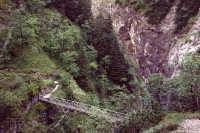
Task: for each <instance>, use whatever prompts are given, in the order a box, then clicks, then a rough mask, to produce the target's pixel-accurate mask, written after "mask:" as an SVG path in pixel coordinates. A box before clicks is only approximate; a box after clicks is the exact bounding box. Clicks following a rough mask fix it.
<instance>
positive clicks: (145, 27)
mask: <svg viewBox="0 0 200 133" xmlns="http://www.w3.org/2000/svg"><path fill="white" fill-rule="evenodd" d="M176 3H177V2H175V4H174V6H173V8H171V10H170V12H169V13H168V15H167V16H166V17H165V19H164V20H163V21H162V22H161V23H160V24H158V25H151V24H148V23H147V19H146V18H145V17H144V16H141V15H140V14H139V13H138V12H136V11H134V10H133V9H131V8H128V7H121V6H119V5H115V4H113V3H111V2H106V1H102V2H98V1H95V0H92V12H93V15H94V17H96V16H97V15H98V14H100V13H103V14H104V15H105V16H108V15H110V16H111V19H112V23H113V26H114V29H115V31H116V33H117V35H118V39H119V41H120V47H121V49H122V50H123V52H124V55H125V56H126V57H128V58H131V59H133V60H134V61H135V62H136V63H137V64H138V65H139V75H140V76H141V77H142V78H143V79H144V80H146V79H147V78H148V76H149V74H152V73H163V74H164V75H165V76H167V77H171V76H172V75H174V73H175V72H176V70H177V69H176V66H177V64H178V63H179V62H180V61H181V60H182V59H183V55H184V54H186V53H188V52H195V51H196V50H197V49H198V47H200V37H199V31H200V23H199V21H200V18H199V19H198V20H197V21H196V24H194V25H193V26H192V27H190V30H189V31H188V32H187V33H180V34H176V35H175V34H173V32H174V29H175V24H174V18H175V11H176ZM170 66H171V67H170Z"/></svg>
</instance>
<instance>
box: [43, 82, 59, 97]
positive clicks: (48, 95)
mask: <svg viewBox="0 0 200 133" xmlns="http://www.w3.org/2000/svg"><path fill="white" fill-rule="evenodd" d="M54 84H56V87H55V88H54V89H53V90H52V91H51V92H50V93H49V94H47V95H45V96H43V98H49V97H50V96H51V94H52V93H53V92H55V91H56V90H57V89H58V86H59V85H58V81H54Z"/></svg>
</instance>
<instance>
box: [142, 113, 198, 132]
mask: <svg viewBox="0 0 200 133" xmlns="http://www.w3.org/2000/svg"><path fill="white" fill-rule="evenodd" d="M199 118H200V114H199V112H197V113H189V112H188V113H168V114H166V115H165V117H164V118H163V120H162V121H160V122H159V123H158V124H157V125H156V126H154V127H151V128H150V129H148V130H145V131H143V132H142V133H168V132H171V131H173V130H176V129H177V127H178V126H179V123H180V122H182V121H183V120H185V119H199Z"/></svg>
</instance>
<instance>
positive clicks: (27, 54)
mask: <svg viewBox="0 0 200 133" xmlns="http://www.w3.org/2000/svg"><path fill="white" fill-rule="evenodd" d="M11 55H12V56H11V60H10V61H7V62H3V63H1V64H0V69H3V68H13V69H14V71H15V72H18V73H19V72H20V73H22V72H24V73H34V72H39V73H40V74H41V75H50V74H52V73H53V70H54V69H53V68H56V65H55V64H54V62H52V60H51V59H50V58H49V56H48V55H47V54H46V53H45V52H44V51H43V50H42V49H41V48H37V51H36V50H33V49H31V47H29V46H26V47H25V48H24V59H23V56H22V50H21V49H20V48H16V49H14V50H12V52H11Z"/></svg>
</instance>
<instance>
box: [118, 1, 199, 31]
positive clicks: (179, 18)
mask: <svg viewBox="0 0 200 133" xmlns="http://www.w3.org/2000/svg"><path fill="white" fill-rule="evenodd" d="M115 2H116V3H118V4H121V5H124V6H130V7H133V8H134V9H135V10H138V11H139V12H140V13H141V15H144V16H146V17H147V18H148V22H149V23H150V24H159V23H160V22H161V21H162V20H163V19H164V18H165V16H166V15H167V14H168V12H169V11H170V8H171V7H172V6H174V4H175V0H116V1H115ZM199 7H200V2H199V0H190V1H188V0H180V1H178V5H177V9H176V17H175V23H176V28H175V33H178V32H180V31H181V30H182V29H183V28H184V27H185V26H187V24H188V22H189V20H190V18H192V17H194V16H196V15H197V13H198V11H199Z"/></svg>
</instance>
